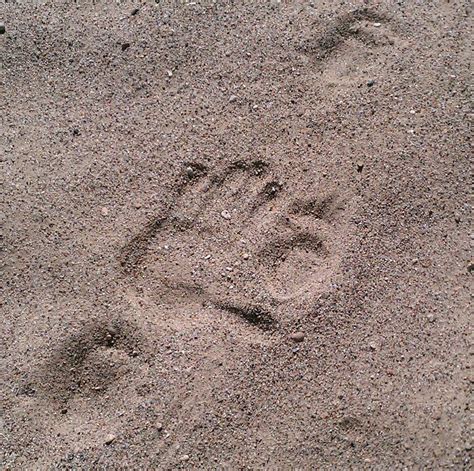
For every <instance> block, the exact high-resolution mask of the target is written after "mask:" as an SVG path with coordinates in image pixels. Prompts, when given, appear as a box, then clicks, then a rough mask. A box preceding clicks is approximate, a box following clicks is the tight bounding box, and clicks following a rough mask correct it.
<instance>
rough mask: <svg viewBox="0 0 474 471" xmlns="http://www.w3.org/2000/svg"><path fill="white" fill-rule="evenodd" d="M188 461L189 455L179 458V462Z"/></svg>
mask: <svg viewBox="0 0 474 471" xmlns="http://www.w3.org/2000/svg"><path fill="white" fill-rule="evenodd" d="M188 460H189V455H183V456H182V457H181V461H188Z"/></svg>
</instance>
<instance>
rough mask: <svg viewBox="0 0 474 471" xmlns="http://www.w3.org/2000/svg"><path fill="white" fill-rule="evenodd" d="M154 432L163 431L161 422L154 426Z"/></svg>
mask: <svg viewBox="0 0 474 471" xmlns="http://www.w3.org/2000/svg"><path fill="white" fill-rule="evenodd" d="M156 430H158V432H161V431H162V430H163V424H162V423H161V422H158V423H157V424H156Z"/></svg>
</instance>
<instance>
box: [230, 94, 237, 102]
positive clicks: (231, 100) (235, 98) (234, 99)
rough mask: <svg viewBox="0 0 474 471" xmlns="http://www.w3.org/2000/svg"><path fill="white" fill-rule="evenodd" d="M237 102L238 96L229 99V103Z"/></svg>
mask: <svg viewBox="0 0 474 471" xmlns="http://www.w3.org/2000/svg"><path fill="white" fill-rule="evenodd" d="M236 100H237V96H236V95H231V96H230V98H229V103H233V102H234V101H236Z"/></svg>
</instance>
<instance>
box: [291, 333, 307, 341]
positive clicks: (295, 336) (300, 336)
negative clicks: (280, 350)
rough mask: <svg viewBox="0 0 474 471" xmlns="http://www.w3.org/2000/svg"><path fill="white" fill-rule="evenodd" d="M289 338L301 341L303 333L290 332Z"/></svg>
mask: <svg viewBox="0 0 474 471" xmlns="http://www.w3.org/2000/svg"><path fill="white" fill-rule="evenodd" d="M290 339H291V340H293V342H302V341H303V340H304V333H303V332H294V333H292V334H290Z"/></svg>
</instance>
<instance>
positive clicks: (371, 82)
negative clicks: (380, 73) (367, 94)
mask: <svg viewBox="0 0 474 471" xmlns="http://www.w3.org/2000/svg"><path fill="white" fill-rule="evenodd" d="M374 85H375V80H369V81H368V82H367V86H368V87H373V86H374Z"/></svg>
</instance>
